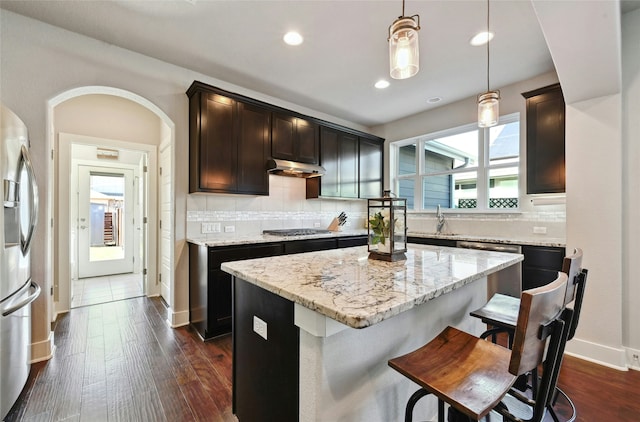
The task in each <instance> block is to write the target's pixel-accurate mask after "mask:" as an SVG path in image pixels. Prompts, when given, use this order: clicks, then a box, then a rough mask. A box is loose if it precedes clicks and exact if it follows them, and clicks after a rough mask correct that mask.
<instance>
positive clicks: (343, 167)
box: [307, 126, 384, 199]
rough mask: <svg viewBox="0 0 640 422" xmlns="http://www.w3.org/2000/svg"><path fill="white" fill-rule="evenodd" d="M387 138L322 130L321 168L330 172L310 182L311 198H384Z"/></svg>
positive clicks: (329, 128)
mask: <svg viewBox="0 0 640 422" xmlns="http://www.w3.org/2000/svg"><path fill="white" fill-rule="evenodd" d="M383 142H384V140H383V139H380V138H373V137H371V138H367V137H364V136H358V135H356V134H353V133H350V132H346V131H342V130H339V129H336V128H332V127H325V126H321V127H320V165H322V166H323V167H324V168H325V170H326V172H325V174H324V176H322V177H320V178H312V179H307V198H318V197H329V198H348V199H349V198H379V197H381V196H382V159H383V151H382V149H383Z"/></svg>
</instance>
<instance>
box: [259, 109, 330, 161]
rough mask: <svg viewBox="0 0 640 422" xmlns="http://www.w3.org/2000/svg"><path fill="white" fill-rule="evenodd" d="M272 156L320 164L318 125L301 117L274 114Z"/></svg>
mask: <svg viewBox="0 0 640 422" xmlns="http://www.w3.org/2000/svg"><path fill="white" fill-rule="evenodd" d="M271 137H272V139H271V156H272V157H273V158H279V159H281V160H290V161H298V162H301V163H309V164H318V151H319V150H318V144H319V143H318V125H316V124H315V123H313V122H310V121H308V120H305V119H301V118H299V117H294V116H288V115H285V114H279V113H273V123H272V126H271Z"/></svg>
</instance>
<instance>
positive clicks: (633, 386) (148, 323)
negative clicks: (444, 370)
mask: <svg viewBox="0 0 640 422" xmlns="http://www.w3.org/2000/svg"><path fill="white" fill-rule="evenodd" d="M165 320H166V309H165V307H164V306H163V304H162V302H161V301H160V300H159V299H148V298H134V299H129V300H124V301H119V302H111V303H106V304H101V305H95V306H89V307H84V308H76V309H73V310H72V311H71V312H69V313H68V314H65V315H63V316H61V317H60V318H59V319H58V321H57V323H56V324H55V344H56V351H55V355H54V357H53V358H52V359H51V360H49V361H47V362H40V363H37V364H34V365H33V366H32V370H31V374H30V377H29V381H28V384H27V387H26V388H25V390H24V391H23V393H22V396H21V397H20V399H19V401H18V403H17V404H16V406H14V408H13V409H12V410H11V412H10V413H9V415H8V417H7V418H6V421H8V422H13V421H91V422H98V421H142V422H147V421H149V422H151V421H152V422H155V421H193V420H198V421H215V422H226V421H236V418H235V417H234V416H233V414H232V412H231V337H230V336H224V337H220V338H217V339H214V340H212V341H208V342H202V341H201V340H200V338H199V337H198V336H197V335H196V334H195V332H194V331H193V330H191V329H190V328H188V327H183V328H178V329H172V328H169V327H168V326H167V325H166V323H165ZM559 385H560V387H561V388H562V389H563V390H564V391H565V392H567V393H568V394H569V395H570V396H571V398H572V399H573V401H574V402H575V405H576V407H577V409H578V418H577V420H578V421H584V422H596V421H597V422H608V421H640V372H638V371H627V372H622V371H616V370H613V369H609V368H606V367H603V366H600V365H596V364H593V363H590V362H586V361H584V360H581V359H576V358H573V357H570V356H567V357H566V358H565V361H564V364H563V367H562V372H561V374H560V381H559ZM557 408H558V410H559V413H560V414H561V415H562V414H565V413H566V408H565V407H564V406H562V403H560V404H559V405H558V407H557ZM400 419H401V415H399V416H398V420H400ZM548 419H549V420H550V418H548ZM354 422H360V421H354Z"/></svg>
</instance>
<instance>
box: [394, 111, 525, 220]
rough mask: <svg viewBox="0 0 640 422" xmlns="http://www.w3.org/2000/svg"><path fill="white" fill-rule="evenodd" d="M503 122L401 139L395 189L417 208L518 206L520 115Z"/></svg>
mask: <svg viewBox="0 0 640 422" xmlns="http://www.w3.org/2000/svg"><path fill="white" fill-rule="evenodd" d="M500 121H501V124H500V125H498V126H494V127H491V128H482V129H481V128H478V127H477V125H476V124H475V123H474V124H471V125H467V126H462V127H458V128H453V129H449V130H445V131H442V132H438V133H435V134H429V135H424V136H420V137H418V138H413V139H408V140H405V141H398V142H395V143H394V144H392V149H391V150H392V154H393V158H392V159H393V160H394V164H395V167H394V168H393V169H392V172H393V174H392V176H393V183H392V186H394V187H395V189H393V191H394V192H397V193H398V196H399V197H402V198H407V208H409V209H413V210H427V209H434V208H436V207H437V206H438V205H440V206H441V207H442V208H455V209H470V210H477V211H486V210H498V209H514V208H518V173H519V164H520V121H519V115H518V114H517V113H516V114H513V115H509V116H503V117H501V118H500Z"/></svg>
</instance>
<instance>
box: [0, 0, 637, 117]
mask: <svg viewBox="0 0 640 422" xmlns="http://www.w3.org/2000/svg"><path fill="white" fill-rule="evenodd" d="M638 5H640V2H636V1H632V2H623V8H624V7H630V8H631V9H634V8H636V7H637V6H638ZM0 6H1V7H2V8H4V9H7V10H10V11H13V12H15V13H19V14H22V15H25V16H29V17H32V18H35V19H38V20H41V21H44V22H47V23H50V24H52V25H56V26H59V27H62V28H65V29H68V30H70V31H74V32H77V33H80V34H84V35H86V36H89V37H92V38H96V39H98V40H102V41H104V42H107V43H109V44H113V45H117V46H120V47H123V48H126V49H129V50H132V51H136V52H139V53H142V54H145V55H148V56H151V57H155V58H158V59H160V60H163V61H165V62H169V63H173V64H175V65H178V66H181V67H185V68H188V69H192V70H194V71H197V72H200V73H203V74H205V75H209V76H211V77H214V78H217V79H221V80H224V81H227V82H229V83H232V84H236V85H239V86H242V87H245V88H247V89H251V90H254V91H258V92H261V93H264V94H267V95H270V96H273V97H277V98H280V99H282V100H285V101H289V102H291V103H295V104H299V105H301V106H304V107H308V108H311V109H315V110H317V111H320V112H323V113H327V114H329V115H333V116H336V117H339V118H342V119H344V120H348V121H352V122H355V123H358V124H361V125H363V126H374V125H377V124H383V123H387V122H390V121H393V120H396V119H398V118H402V117H405V116H408V115H411V114H415V113H418V112H421V111H424V110H427V109H429V108H430V107H437V106H441V105H443V104H446V103H450V102H454V101H457V100H460V99H463V98H467V97H470V96H474V95H476V94H478V93H480V92H482V91H484V90H485V89H486V47H472V46H470V45H469V40H470V39H471V37H472V36H473V35H475V34H476V33H477V32H479V31H481V30H484V29H485V27H486V2H485V1H482V0H457V1H452V0H428V1H425V0H420V1H418V0H408V1H407V2H406V6H405V12H406V13H405V14H406V15H414V14H419V15H420V23H421V26H422V29H421V30H420V66H421V68H420V72H419V73H418V75H416V76H415V77H413V78H410V79H407V80H402V81H394V80H392V79H390V78H389V70H388V47H387V41H386V37H387V30H388V26H389V25H390V24H391V23H392V22H393V20H394V19H395V18H396V17H398V16H399V15H400V14H401V12H402V1H401V0H394V1H386V0H375V1H374V0H360V1H343V0H319V1H284V0H280V1H239V0H236V1H211V0H210V1H207V0H164V1H159V0H147V1H142V0H138V1H131V0H126V1H125V0H111V1H101V0H95V1H86V0H85V1H71V0H68V1H67V0H64V1H63V0H58V1H50V0H47V1H34V0H32V1H8V0H2V1H1V3H0ZM289 30H297V31H299V32H301V33H302V35H303V36H304V38H305V41H304V43H303V44H302V45H301V46H298V47H290V46H287V45H285V44H284V43H283V42H282V36H283V34H284V33H285V32H287V31H289ZM491 30H492V32H495V34H496V36H495V38H494V40H493V41H492V42H491V87H492V88H493V89H495V88H499V87H502V86H505V85H508V84H511V83H514V82H517V81H521V80H524V79H528V78H531V77H533V76H537V75H539V74H542V73H545V72H548V71H551V70H553V69H554V67H553V62H552V60H551V56H550V54H549V51H548V49H547V45H546V43H545V40H544V37H543V34H542V31H541V29H540V26H539V24H538V21H537V19H536V16H535V13H534V10H533V7H532V5H531V3H530V1H527V0H501V1H493V2H492V3H491ZM381 78H385V79H387V80H389V81H390V82H391V86H390V87H389V88H387V89H384V90H378V89H375V88H374V87H373V85H374V83H375V82H376V81H377V80H379V79H381ZM435 96H438V97H442V99H443V100H442V101H441V102H440V103H437V104H429V103H428V102H427V99H428V98H431V97H435Z"/></svg>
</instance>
